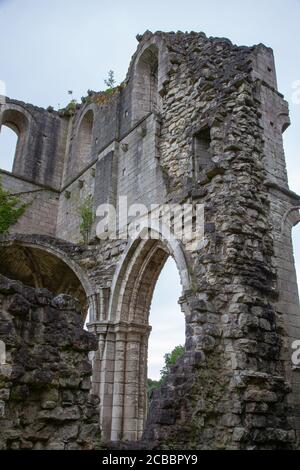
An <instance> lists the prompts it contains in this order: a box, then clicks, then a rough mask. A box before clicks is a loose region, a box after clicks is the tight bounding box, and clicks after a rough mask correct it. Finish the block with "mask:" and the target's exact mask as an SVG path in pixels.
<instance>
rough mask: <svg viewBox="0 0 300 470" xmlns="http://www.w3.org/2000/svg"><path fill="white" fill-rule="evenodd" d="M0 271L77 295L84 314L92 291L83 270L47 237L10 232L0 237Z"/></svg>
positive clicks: (31, 283) (12, 276)
mask: <svg viewBox="0 0 300 470" xmlns="http://www.w3.org/2000/svg"><path fill="white" fill-rule="evenodd" d="M0 273H1V274H3V275H5V276H7V277H11V278H13V279H16V280H20V281H22V282H23V283H24V284H27V285H30V286H32V287H36V288H46V289H48V290H50V291H51V292H53V293H55V294H60V293H66V294H69V295H72V296H74V297H75V298H77V299H78V300H79V302H80V305H81V310H82V314H83V316H84V317H85V316H86V313H87V308H88V304H89V299H90V298H91V296H93V295H94V289H93V287H92V285H91V284H90V282H89V280H88V277H87V275H86V273H85V272H84V271H83V270H82V268H81V267H80V266H79V265H78V264H77V263H76V262H74V261H73V260H72V259H70V257H69V256H68V254H67V253H66V252H64V251H63V249H60V248H59V247H57V246H55V244H52V243H51V240H50V239H49V237H47V240H45V238H44V237H42V236H41V237H39V236H30V235H29V236H27V235H25V236H24V235H13V236H6V237H1V241H0Z"/></svg>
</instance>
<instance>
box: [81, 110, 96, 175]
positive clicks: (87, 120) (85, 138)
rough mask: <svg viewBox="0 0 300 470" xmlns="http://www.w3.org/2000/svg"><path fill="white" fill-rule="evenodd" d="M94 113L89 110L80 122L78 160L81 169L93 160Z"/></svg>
mask: <svg viewBox="0 0 300 470" xmlns="http://www.w3.org/2000/svg"><path fill="white" fill-rule="evenodd" d="M93 126H94V113H93V111H92V110H91V109H90V110H88V111H87V112H86V113H85V114H84V116H83V118H82V119H81V122H80V124H79V129H78V133H77V162H78V166H79V169H81V168H84V167H85V166H86V165H87V164H88V163H89V162H90V160H91V153H92V136H93Z"/></svg>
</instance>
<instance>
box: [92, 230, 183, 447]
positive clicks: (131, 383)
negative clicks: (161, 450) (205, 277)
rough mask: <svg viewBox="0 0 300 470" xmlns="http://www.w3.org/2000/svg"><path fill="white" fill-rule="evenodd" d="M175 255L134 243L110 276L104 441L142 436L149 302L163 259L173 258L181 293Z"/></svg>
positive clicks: (151, 243)
mask: <svg viewBox="0 0 300 470" xmlns="http://www.w3.org/2000/svg"><path fill="white" fill-rule="evenodd" d="M181 255H183V253H182V252H181V253H180V252H179V247H178V246H176V248H175V247H174V246H172V243H171V244H170V243H168V242H166V241H162V240H153V239H150V240H149V239H148V240H140V239H136V240H134V241H133V242H132V244H131V246H129V248H128V250H127V252H126V254H125V255H124V259H123V260H122V263H121V267H120V269H119V271H118V273H117V274H116V279H115V281H114V282H113V292H112V299H111V304H110V312H109V313H110V316H109V318H108V320H109V325H108V330H107V333H106V345H105V350H104V353H103V358H102V360H101V363H102V365H101V379H100V402H101V415H100V422H101V426H102V432H103V435H104V437H105V438H107V439H111V440H113V441H117V440H128V441H135V440H138V439H140V438H141V436H142V434H143V431H144V427H145V423H146V418H147V410H148V399H147V388H148V380H147V379H148V340H149V334H150V332H151V326H150V325H149V313H150V307H151V302H152V298H153V293H154V290H155V287H156V285H157V281H158V278H159V275H160V273H161V271H162V270H163V267H164V266H165V263H166V261H167V259H168V258H169V259H170V258H172V257H173V258H174V260H175V262H176V269H177V270H178V272H179V275H180V279H181V286H182V288H183V289H184V290H185V289H186V288H187V286H186V285H185V279H186V272H187V267H186V265H185V264H183V258H184V257H181ZM179 290H180V291H181V288H180V289H179ZM181 294H182V292H181ZM169 295H170V294H169ZM171 295H172V294H171ZM182 316H183V314H182ZM184 323H185V319H184V316H183V324H184ZM184 330H185V327H184ZM184 342H185V341H184ZM168 352H170V351H166V353H168ZM109 383H110V384H111V388H109V387H108V384H109Z"/></svg>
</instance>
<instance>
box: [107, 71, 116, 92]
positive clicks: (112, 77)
mask: <svg viewBox="0 0 300 470" xmlns="http://www.w3.org/2000/svg"><path fill="white" fill-rule="evenodd" d="M104 83H105V85H106V86H107V88H108V89H109V90H112V89H113V88H114V87H115V85H116V80H115V72H114V71H113V70H110V71H109V72H108V77H107V79H106V80H104Z"/></svg>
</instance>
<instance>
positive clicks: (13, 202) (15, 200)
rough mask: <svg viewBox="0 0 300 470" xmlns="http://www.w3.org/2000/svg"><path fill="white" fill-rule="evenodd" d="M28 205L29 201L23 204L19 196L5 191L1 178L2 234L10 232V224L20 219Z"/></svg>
mask: <svg viewBox="0 0 300 470" xmlns="http://www.w3.org/2000/svg"><path fill="white" fill-rule="evenodd" d="M27 206H28V203H27V204H21V200H20V198H19V197H18V196H12V195H11V194H10V193H9V192H8V191H5V189H4V188H3V187H2V183H1V180H0V234H5V233H8V232H9V228H10V226H11V225H14V224H15V223H16V222H17V221H18V219H19V217H21V215H22V214H23V213H24V211H25V209H26V207H27Z"/></svg>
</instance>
